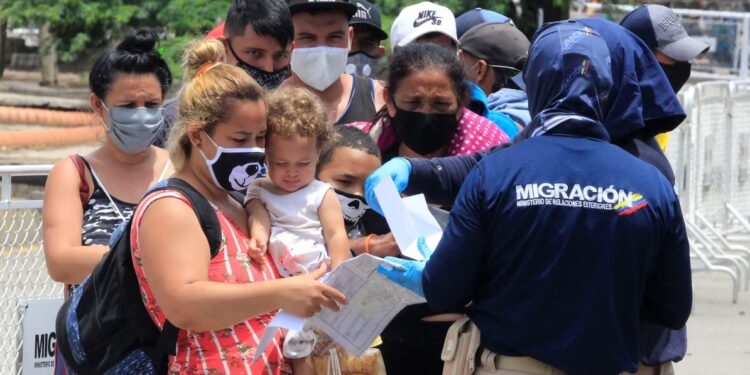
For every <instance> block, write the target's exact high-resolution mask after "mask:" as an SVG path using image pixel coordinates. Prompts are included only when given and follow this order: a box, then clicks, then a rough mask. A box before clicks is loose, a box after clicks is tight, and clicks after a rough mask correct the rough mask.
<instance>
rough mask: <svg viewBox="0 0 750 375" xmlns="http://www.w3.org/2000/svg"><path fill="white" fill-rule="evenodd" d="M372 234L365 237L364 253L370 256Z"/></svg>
mask: <svg viewBox="0 0 750 375" xmlns="http://www.w3.org/2000/svg"><path fill="white" fill-rule="evenodd" d="M374 236H375V235H374V234H371V235H369V236H367V237H365V253H367V254H370V240H371V239H372V237H374Z"/></svg>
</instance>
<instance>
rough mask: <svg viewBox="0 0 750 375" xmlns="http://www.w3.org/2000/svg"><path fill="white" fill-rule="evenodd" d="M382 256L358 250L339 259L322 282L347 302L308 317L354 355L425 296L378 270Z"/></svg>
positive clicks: (359, 354) (313, 324)
mask: <svg viewBox="0 0 750 375" xmlns="http://www.w3.org/2000/svg"><path fill="white" fill-rule="evenodd" d="M382 262H383V259H381V258H378V257H375V256H372V255H369V254H362V255H360V256H358V257H356V258H353V259H350V260H348V261H346V262H343V263H341V264H340V265H339V266H338V267H336V269H334V270H333V272H331V273H330V274H329V275H327V278H326V280H325V283H326V284H328V285H330V286H332V287H334V288H336V289H338V290H339V291H341V293H344V294H345V295H346V297H347V299H348V300H349V303H348V304H346V305H344V306H341V310H339V312H333V311H331V310H328V309H323V311H321V312H319V313H318V314H316V315H315V316H313V317H312V318H310V319H309V321H310V323H311V324H312V326H313V327H315V328H317V329H319V330H321V331H323V332H324V333H325V334H327V335H328V336H329V337H331V339H333V340H334V341H336V343H338V344H339V345H341V346H342V347H344V349H346V350H347V351H348V352H349V353H351V354H352V355H354V356H357V357H359V356H361V355H362V354H363V353H364V352H365V350H367V348H369V347H370V346H371V345H372V343H373V342H374V341H375V338H376V337H378V335H380V333H381V332H383V330H384V329H385V326H386V325H388V323H390V321H391V320H392V319H393V317H394V316H396V314H398V312H399V311H401V309H403V308H404V307H406V306H408V305H413V304H416V303H423V302H425V299H424V298H422V297H420V296H418V295H416V294H415V293H414V292H412V291H410V290H408V289H406V288H404V287H401V286H399V285H397V284H395V283H393V282H391V281H390V280H388V279H387V278H386V277H385V276H383V275H382V274H380V273H378V271H377V269H378V265H379V264H380V263H382Z"/></svg>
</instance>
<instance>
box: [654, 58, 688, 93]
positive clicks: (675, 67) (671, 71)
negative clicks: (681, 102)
mask: <svg viewBox="0 0 750 375" xmlns="http://www.w3.org/2000/svg"><path fill="white" fill-rule="evenodd" d="M659 65H661V69H662V70H663V71H664V74H666V75H667V79H668V80H669V84H670V85H671V86H672V90H674V92H675V94H676V93H677V92H679V91H680V89H681V88H682V86H683V85H684V84H685V83H686V82H687V81H688V79H690V70H691V68H692V65H690V63H689V62H678V63H677V64H672V65H667V64H662V63H659Z"/></svg>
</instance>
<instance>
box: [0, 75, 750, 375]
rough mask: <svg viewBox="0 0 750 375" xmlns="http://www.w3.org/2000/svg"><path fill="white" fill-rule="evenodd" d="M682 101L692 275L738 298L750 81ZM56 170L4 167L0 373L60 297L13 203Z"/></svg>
mask: <svg viewBox="0 0 750 375" xmlns="http://www.w3.org/2000/svg"><path fill="white" fill-rule="evenodd" d="M679 97H680V100H681V102H682V103H683V107H684V108H685V111H686V113H687V115H688V117H687V119H686V120H685V122H684V123H683V124H682V125H681V126H680V127H678V128H677V129H676V130H675V131H673V132H672V133H671V134H670V139H669V143H668V146H667V157H668V158H669V160H670V162H671V163H672V166H673V169H674V171H675V177H676V186H675V187H676V189H677V190H678V192H679V194H680V201H681V203H682V208H683V212H684V216H685V219H686V222H687V225H688V234H689V238H690V244H691V256H692V257H693V269H694V270H695V271H701V270H707V271H712V272H722V273H725V274H727V275H728V276H729V277H730V279H731V281H732V297H733V300H734V301H736V300H737V298H738V294H739V291H740V289H742V287H743V286H744V287H745V289H747V286H748V283H750V277H749V276H750V250H748V249H747V248H745V247H744V246H743V244H746V243H750V81H722V82H706V83H699V84H696V85H693V86H690V87H687V88H686V89H684V90H683V91H682V92H681V93H680V95H679ZM50 168H51V166H49V165H43V166H0V375H6V374H20V373H21V364H22V360H23V359H22V358H21V354H20V353H21V347H22V342H21V340H22V339H21V337H22V336H21V323H22V321H23V316H24V312H25V307H26V305H27V302H28V301H32V300H40V299H52V298H59V297H60V296H62V285H61V284H58V283H55V282H53V281H51V280H50V278H49V276H48V274H47V272H46V268H45V262H44V254H43V250H42V232H41V220H42V219H41V207H42V202H41V201H39V200H31V201H30V200H18V199H14V198H13V192H12V184H11V183H12V179H13V178H17V177H20V176H44V175H46V174H47V173H48V172H49V170H50Z"/></svg>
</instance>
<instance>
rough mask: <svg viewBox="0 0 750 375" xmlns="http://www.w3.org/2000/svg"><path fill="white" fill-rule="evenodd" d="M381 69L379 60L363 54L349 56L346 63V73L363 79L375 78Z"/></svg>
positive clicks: (356, 53)
mask: <svg viewBox="0 0 750 375" xmlns="http://www.w3.org/2000/svg"><path fill="white" fill-rule="evenodd" d="M381 70H382V67H381V65H380V58H379V57H373V56H370V55H368V54H366V53H364V52H355V53H352V54H349V58H348V59H347V61H346V73H347V74H353V75H355V76H360V77H365V78H375V77H377V75H378V74H380V72H381Z"/></svg>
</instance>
